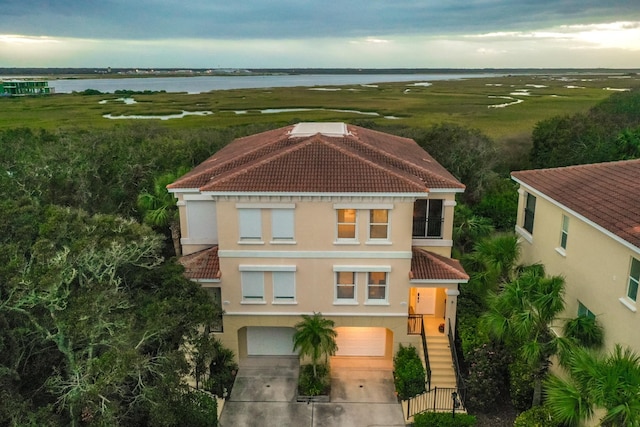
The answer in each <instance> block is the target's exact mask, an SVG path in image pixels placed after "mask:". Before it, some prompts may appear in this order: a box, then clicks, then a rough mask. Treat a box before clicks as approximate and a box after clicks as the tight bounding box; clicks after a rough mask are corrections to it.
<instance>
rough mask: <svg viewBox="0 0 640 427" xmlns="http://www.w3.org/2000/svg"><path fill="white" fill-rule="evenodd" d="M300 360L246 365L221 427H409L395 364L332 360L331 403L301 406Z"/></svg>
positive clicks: (274, 359)
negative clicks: (395, 377)
mask: <svg viewBox="0 0 640 427" xmlns="http://www.w3.org/2000/svg"><path fill="white" fill-rule="evenodd" d="M298 368H299V365H298V359H297V358H287V357H251V358H247V359H244V360H242V361H241V363H240V369H239V371H238V375H237V376H236V381H235V384H234V386H233V391H232V392H231V396H230V397H229V399H228V400H227V401H226V402H225V404H224V408H223V409H222V415H221V417H220V426H221V427H235V426H257V425H260V426H274V427H276V426H277V427H281V426H301V427H330V426H336V427H338V426H340V427H367V426H376V427H383V426H387V427H390V426H394V427H399V426H404V425H405V422H404V415H403V413H402V408H401V406H400V404H399V403H398V402H397V400H396V397H395V392H394V391H395V390H394V386H393V375H392V368H391V362H390V361H387V360H377V359H376V358H354V357H348V358H347V357H344V358H340V357H336V358H332V360H331V402H329V403H317V402H309V403H299V402H296V387H297V380H298Z"/></svg>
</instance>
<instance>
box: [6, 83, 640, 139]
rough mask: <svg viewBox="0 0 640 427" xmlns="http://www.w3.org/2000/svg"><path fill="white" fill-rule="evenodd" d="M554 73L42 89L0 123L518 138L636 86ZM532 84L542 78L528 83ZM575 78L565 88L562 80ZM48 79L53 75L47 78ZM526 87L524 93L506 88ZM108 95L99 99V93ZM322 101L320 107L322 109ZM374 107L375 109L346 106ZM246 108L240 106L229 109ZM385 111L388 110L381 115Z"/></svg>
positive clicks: (9, 106) (11, 105)
mask: <svg viewBox="0 0 640 427" xmlns="http://www.w3.org/2000/svg"><path fill="white" fill-rule="evenodd" d="M560 77H561V76H560V75H556V76H545V75H529V76H505V77H492V78H478V79H468V80H448V81H435V82H433V84H432V85H431V86H414V85H413V83H411V82H402V83H379V84H378V85H377V87H370V86H360V85H348V86H341V87H331V88H332V89H340V90H331V91H328V90H310V88H307V87H294V88H268V89H236V90H225V91H212V92H208V93H201V94H187V93H156V94H141V95H131V97H133V98H134V99H135V100H136V102H137V103H136V104H132V105H127V104H124V103H119V102H115V99H116V98H117V97H118V96H114V95H113V94H102V95H80V94H56V95H52V96H46V97H22V98H0V111H1V114H0V129H2V128H15V127H22V126H27V127H34V128H47V129H53V128H60V127H65V126H72V125H73V126H80V127H92V128H96V127H97V128H101V127H102V128H106V127H110V126H114V125H115V123H116V122H118V123H119V124H122V122H123V120H108V119H105V118H103V117H102V116H103V115H104V114H108V113H111V114H113V115H134V114H135V115H158V114H160V113H163V114H168V113H180V112H182V110H185V111H207V110H208V111H212V112H213V113H214V114H212V115H207V116H201V117H199V116H189V117H188V118H183V119H172V120H166V121H160V120H158V122H159V123H161V125H162V126H169V127H212V126H213V127H216V128H223V127H228V126H236V125H245V124H249V123H252V124H263V123H282V124H287V123H292V122H295V121H314V120H317V121H328V120H335V121H346V122H349V121H354V120H358V119H363V118H366V119H368V120H373V121H375V122H376V123H378V124H381V125H395V124H397V125H401V126H411V127H422V128H426V127H429V126H431V125H433V124H437V123H442V122H453V123H457V124H460V125H463V126H468V127H474V128H478V129H480V130H481V131H483V132H484V133H486V134H487V135H488V136H490V137H492V138H494V139H495V140H496V141H498V142H505V141H508V140H513V139H521V138H522V135H530V133H531V130H532V129H533V127H534V126H535V124H536V123H537V122H539V121H540V120H544V119H546V118H549V117H553V116H556V115H568V114H573V113H576V112H581V111H586V110H588V109H589V108H590V107H592V106H593V105H595V104H596V103H597V102H599V101H601V100H603V99H605V98H607V97H608V96H609V95H611V94H612V93H613V92H611V91H609V90H604V88H606V87H611V88H630V87H638V86H640V77H638V76H632V78H628V79H612V78H609V77H608V76H606V75H600V76H586V75H580V76H577V77H576V81H572V80H567V79H561V78H560ZM531 85H544V86H545V87H533V86H531ZM571 85H574V86H581V87H582V88H580V89H571V88H568V87H567V86H571ZM52 86H54V87H55V82H53V83H52ZM517 89H521V90H522V89H527V90H528V93H529V95H513V94H512V93H514V92H517ZM491 96H496V97H512V98H516V99H523V100H524V102H522V103H520V104H517V105H512V106H508V107H504V108H489V106H490V105H493V104H502V103H505V102H509V101H508V100H507V99H503V98H490V97H491ZM105 99H107V100H110V101H111V102H108V103H106V104H100V103H99V102H100V101H102V100H105ZM273 108H311V109H313V110H311V111H295V112H282V113H275V114H263V113H261V112H260V110H263V109H273ZM321 108H324V109H326V110H321ZM330 109H338V110H356V111H362V112H375V113H378V114H379V116H370V115H362V114H357V113H352V112H338V111H330ZM237 110H243V111H244V110H246V111H247V113H246V114H236V113H235V111H237ZM384 116H394V117H396V119H387V118H384Z"/></svg>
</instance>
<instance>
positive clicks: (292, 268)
mask: <svg viewBox="0 0 640 427" xmlns="http://www.w3.org/2000/svg"><path fill="white" fill-rule="evenodd" d="M238 270H239V271H264V272H267V271H296V270H297V267H296V266H295V265H250V264H240V265H239V266H238Z"/></svg>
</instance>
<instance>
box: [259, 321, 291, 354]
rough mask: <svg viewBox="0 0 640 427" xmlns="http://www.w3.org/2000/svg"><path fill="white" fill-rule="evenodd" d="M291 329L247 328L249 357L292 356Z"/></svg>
mask: <svg viewBox="0 0 640 427" xmlns="http://www.w3.org/2000/svg"><path fill="white" fill-rule="evenodd" d="M294 332H295V330H294V329H293V328H278V327H263V326H250V327H247V354H248V355H249V356H293V355H296V354H297V353H296V352H294V351H293V334H294Z"/></svg>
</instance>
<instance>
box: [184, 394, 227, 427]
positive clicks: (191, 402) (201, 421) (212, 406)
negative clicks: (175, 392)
mask: <svg viewBox="0 0 640 427" xmlns="http://www.w3.org/2000/svg"><path fill="white" fill-rule="evenodd" d="M176 415H177V419H178V420H179V422H180V424H181V425H189V426H193V427H216V426H217V425H218V403H217V402H216V399H214V398H213V397H212V396H211V395H208V394H206V393H202V392H188V393H185V394H184V395H183V396H182V399H181V402H180V405H179V407H178V408H176Z"/></svg>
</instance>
